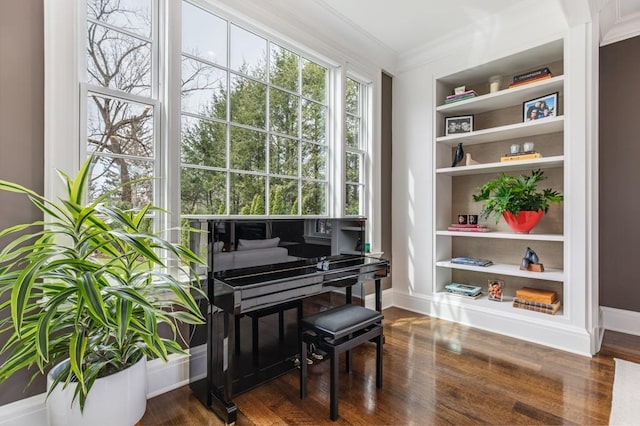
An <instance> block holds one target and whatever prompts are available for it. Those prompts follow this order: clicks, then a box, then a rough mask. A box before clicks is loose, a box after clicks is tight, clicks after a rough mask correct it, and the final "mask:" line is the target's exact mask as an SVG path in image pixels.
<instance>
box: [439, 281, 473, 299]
mask: <svg viewBox="0 0 640 426" xmlns="http://www.w3.org/2000/svg"><path fill="white" fill-rule="evenodd" d="M444 288H445V290H447V293H453V294H459V295H462V296H470V297H474V296H476V295H478V294H479V293H481V292H482V287H478V286H477V285H469V284H460V283H451V284H447V285H445V286H444Z"/></svg>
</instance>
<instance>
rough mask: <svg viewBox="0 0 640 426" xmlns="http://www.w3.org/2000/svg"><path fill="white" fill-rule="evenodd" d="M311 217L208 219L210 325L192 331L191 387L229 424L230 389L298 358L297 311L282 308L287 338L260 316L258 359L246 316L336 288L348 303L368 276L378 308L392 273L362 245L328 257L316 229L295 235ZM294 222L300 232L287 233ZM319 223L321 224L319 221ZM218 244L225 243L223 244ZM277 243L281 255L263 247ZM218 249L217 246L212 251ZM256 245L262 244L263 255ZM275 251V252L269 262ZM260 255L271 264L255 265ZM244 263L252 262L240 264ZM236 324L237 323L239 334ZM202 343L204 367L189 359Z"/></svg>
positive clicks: (249, 384)
mask: <svg viewBox="0 0 640 426" xmlns="http://www.w3.org/2000/svg"><path fill="white" fill-rule="evenodd" d="M305 221H306V223H301V222H305ZM309 221H311V223H309ZM313 221H315V220H314V219H307V220H302V219H301V220H286V222H288V223H289V225H283V223H282V222H280V221H276V220H273V221H255V220H254V221H232V223H231V224H229V223H228V221H213V220H212V221H208V223H207V228H208V233H207V235H208V240H207V250H208V252H209V253H208V259H209V264H208V266H207V271H206V275H207V280H206V286H207V295H208V301H206V300H202V301H201V309H202V311H203V313H204V314H205V315H206V318H207V323H206V325H205V326H197V327H195V328H194V329H192V330H191V336H192V337H191V342H190V346H191V348H192V358H191V362H190V367H189V368H190V387H191V389H192V392H193V393H194V395H195V396H196V397H197V398H198V399H200V401H201V402H202V403H203V404H205V405H206V406H208V407H210V408H211V409H212V410H213V411H214V412H215V413H216V414H217V415H218V416H220V417H221V418H222V419H223V420H224V421H225V422H226V423H233V422H235V420H236V415H237V413H236V406H235V404H234V403H233V401H232V398H233V397H234V396H235V395H238V394H240V393H242V392H244V391H247V390H249V389H251V388H253V387H255V386H257V385H259V384H261V383H264V382H265V381H267V380H270V379H273V378H275V377H278V376H279V375H281V374H284V373H286V372H287V371H290V370H291V369H293V368H295V363H296V361H297V358H298V350H299V348H298V342H297V332H296V330H297V318H298V317H297V315H298V314H299V313H297V312H296V311H294V310H288V311H286V312H283V313H281V314H280V315H281V318H284V319H285V322H286V332H285V335H284V337H285V338H284V340H281V338H278V333H277V332H276V330H278V319H279V318H280V317H278V316H275V315H271V316H269V317H268V318H266V319H264V320H261V321H263V322H264V321H267V324H269V326H266V327H264V326H261V327H260V328H259V336H258V337H259V338H260V346H259V352H260V353H259V355H260V356H259V357H257V354H256V353H255V352H256V348H254V347H253V346H252V337H253V335H252V332H253V328H252V323H251V321H250V320H249V319H246V317H245V315H251V314H252V313H253V314H256V313H262V312H266V313H273V312H280V311H284V309H285V308H289V307H291V306H295V304H296V303H297V302H298V301H301V300H303V299H305V298H307V297H310V296H315V295H319V294H322V293H328V292H333V291H336V292H340V293H341V294H343V295H344V296H343V298H344V302H346V303H352V302H353V291H352V289H353V288H354V286H356V285H357V284H360V283H362V282H365V281H371V280H373V281H374V282H375V305H376V309H377V310H381V306H382V303H381V291H382V290H381V279H382V278H384V277H386V276H388V275H389V267H390V265H389V261H387V260H384V259H377V258H373V257H368V256H366V253H364V251H363V250H362V248H363V247H361V248H360V253H357V254H333V255H332V254H331V244H328V245H327V244H326V243H325V244H322V238H318V235H315V237H314V238H307V239H306V240H305V239H304V238H302V237H301V236H297V234H300V232H302V234H304V230H307V231H308V230H309V229H317V228H318V225H317V223H314V222H313ZM339 221H340V219H333V220H332V222H333V223H332V224H331V226H330V228H332V229H334V230H335V229H338V228H339V227H340V225H339ZM274 222H278V223H277V224H276V223H274ZM361 223H362V227H363V228H362V231H361V235H360V237H359V238H361V239H363V237H364V221H362V222H361ZM262 224H264V226H261V225H262ZM292 228H296V229H298V231H297V232H292ZM320 228H321V230H322V226H320ZM263 231H264V232H263ZM287 232H288V233H289V234H288V235H287ZM276 234H279V235H280V237H279V236H276ZM294 234H296V235H294ZM320 234H322V233H320ZM238 235H242V236H245V237H253V238H248V239H244V238H239V237H238ZM285 239H286V240H285ZM276 240H278V241H276ZM267 241H269V243H268V244H267ZM220 242H223V243H224V244H223V245H222V246H221V245H220V244H219V243H220ZM276 242H277V244H278V245H277V247H279V248H284V249H285V250H286V253H287V255H286V257H285V256H284V255H281V254H280V252H282V253H284V251H282V250H267V249H268V248H270V247H265V245H273V244H275V243H276ZM318 242H320V244H318ZM216 243H218V244H216ZM198 245H199V243H198V242H197V240H196V241H195V242H194V241H193V240H192V246H196V248H197V246H198ZM243 245H244V246H246V247H248V249H246V251H245V253H242V251H244V250H242V247H243ZM216 246H217V248H214V247H216ZM223 246H226V247H234V248H237V249H238V250H237V253H235V254H236V255H238V254H239V255H241V256H239V257H238V256H236V258H235V259H233V260H230V258H231V256H225V255H224V253H228V254H229V255H231V254H233V253H234V252H233V251H230V252H226V251H224V247H223ZM220 247H222V248H221V250H222V251H217V250H218V248H220ZM334 248H335V244H334ZM354 248H355V247H354ZM256 250H263V251H264V253H265V254H264V255H261V253H260V252H259V251H256ZM214 252H215V253H214ZM249 252H252V253H249ZM245 254H246V255H245ZM301 254H307V255H308V256H301ZM272 255H273V256H280V257H279V258H278V260H275V261H274V260H273V258H271V257H270V256H272ZM217 261H219V262H220V263H221V264H223V265H224V266H225V267H226V266H240V267H233V268H230V269H225V268H220V267H217V266H216V262H217ZM258 261H262V262H268V263H267V264H258V265H256V264H255V263H256V262H258ZM243 263H244V264H243ZM247 263H248V264H253V266H245V265H246V264H247ZM361 301H362V302H363V300H362V298H361ZM344 302H343V303H344ZM243 318H244V319H243ZM268 321H271V323H269V322H268ZM236 327H239V330H238V333H236V329H235V328H236ZM236 339H240V340H241V341H236ZM204 345H206V363H205V365H202V361H203V360H204V359H205V357H204V356H200V357H194V356H193V353H194V351H195V349H194V348H198V349H201V348H203V347H205V346H204Z"/></svg>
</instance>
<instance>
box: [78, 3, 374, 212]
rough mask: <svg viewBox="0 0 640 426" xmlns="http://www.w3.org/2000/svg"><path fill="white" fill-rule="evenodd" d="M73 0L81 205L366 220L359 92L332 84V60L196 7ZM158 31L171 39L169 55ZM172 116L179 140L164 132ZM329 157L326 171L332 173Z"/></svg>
mask: <svg viewBox="0 0 640 426" xmlns="http://www.w3.org/2000/svg"><path fill="white" fill-rule="evenodd" d="M77 1H79V2H80V3H81V4H83V5H84V10H85V12H86V20H84V21H83V24H84V26H83V28H84V31H85V34H86V40H85V41H86V43H85V48H84V50H83V51H84V54H83V58H82V63H83V64H84V67H83V71H82V72H81V93H82V97H81V105H82V106H81V132H82V136H83V137H82V149H81V152H82V154H83V155H84V156H89V155H91V156H93V164H92V170H91V182H90V194H89V195H90V198H91V199H96V198H97V197H100V196H102V195H105V194H106V195H107V202H109V203H112V204H116V205H119V206H121V207H124V208H133V209H135V208H139V207H140V206H142V205H144V204H145V203H148V202H153V203H154V204H157V205H160V206H162V207H169V206H177V205H178V204H179V205H180V214H181V216H182V217H183V218H190V217H199V216H212V215H213V216H227V215H230V216H236V215H252V216H264V215H269V216H298V215H307V216H320V217H326V216H333V215H339V214H342V213H347V214H349V215H357V214H365V211H364V202H363V197H364V189H365V182H366V180H365V160H366V148H365V147H366V146H367V143H366V137H367V135H366V132H365V131H364V130H363V129H364V128H365V127H364V123H365V121H366V118H367V117H366V113H365V110H366V109H365V107H364V104H365V101H366V96H365V89H366V85H364V84H363V83H361V82H359V81H357V80H356V79H353V78H349V79H347V84H346V93H344V92H343V88H342V87H340V85H335V84H332V82H333V81H335V80H337V79H339V77H338V76H339V75H340V73H344V71H341V67H340V64H339V63H338V62H336V63H333V64H332V63H330V61H327V60H325V59H319V57H318V56H316V55H313V54H311V53H309V52H305V51H304V49H300V48H299V47H294V46H292V45H290V44H288V43H285V42H283V41H282V40H279V39H276V38H274V37H271V36H270V35H269V34H268V33H266V32H264V31H263V32H261V31H258V30H255V29H254V28H250V27H249V26H247V25H244V24H243V23H242V22H235V21H233V20H229V19H228V17H226V16H224V15H223V14H219V13H217V12H214V11H212V10H208V9H207V8H205V6H204V3H201V2H198V3H196V2H191V1H187V0H183V1H181V2H180V3H177V2H176V3H173V2H171V3H168V2H166V1H159V0H77ZM172 11H180V15H181V20H180V19H178V20H177V21H180V22H176V19H172V13H173V12H172ZM159 22H170V23H171V24H170V25H167V26H164V25H159V24H158V23H159ZM169 29H170V31H171V33H170V34H178V35H180V37H181V41H182V46H181V51H180V52H179V53H178V52H177V54H176V55H175V57H170V56H168V54H169V53H168V52H167V51H166V48H165V47H166V46H167V42H166V39H167V34H165V31H168V30H169ZM168 44H170V42H168ZM172 55H173V54H172ZM178 61H179V62H180V63H179V64H178ZM175 69H179V70H180V72H179V75H177V76H175V77H171V76H174V75H175V74H172V73H171V72H170V70H175ZM343 69H344V68H343ZM169 78H172V80H169ZM174 80H175V81H174ZM176 86H179V89H175V90H172V89H171V88H172V87H176ZM166 88H169V89H170V90H165V89H166ZM169 93H176V96H175V98H173V97H171V95H168V94H169ZM178 93H180V96H179V97H178V96H177V94H178ZM167 96H169V97H168V98H167ZM340 103H344V104H345V108H341V106H340ZM342 110H344V111H346V114H345V116H346V125H345V126H344V129H345V130H344V132H343V131H342V126H338V124H340V123H341V120H342V119H340V118H339V117H337V116H335V111H342ZM166 112H168V114H166ZM178 115H179V116H180V118H179V119H178ZM178 120H179V123H180V130H179V131H178V130H174V129H175V127H176V126H170V123H177V122H178ZM342 136H344V137H342ZM342 140H345V141H346V143H343V142H341V141H342ZM178 145H179V149H178ZM341 150H343V151H342V152H344V153H345V158H346V159H345V164H344V166H345V173H343V174H342V176H338V175H336V174H335V173H332V171H331V170H330V167H331V165H332V164H334V163H333V160H334V159H335V158H340V157H339V156H337V157H336V155H335V153H340V151H341ZM178 152H179V155H177V154H178ZM172 153H176V155H172ZM173 172H176V173H177V174H176V175H175V177H174V175H173V174H172V173H173ZM178 172H179V173H178ZM168 176H171V179H172V182H168ZM141 178H142V179H141ZM144 178H155V179H144ZM132 181H134V182H133V184H129V185H126V186H124V187H123V188H122V189H120V190H118V191H116V192H113V191H112V189H113V188H114V187H115V186H117V185H120V184H126V183H129V182H132ZM174 188H179V191H177V190H175V189H174ZM343 190H344V191H345V196H344V197H341V196H340V197H338V196H335V195H338V194H337V193H335V191H343ZM330 191H331V192H332V194H330ZM329 200H333V201H332V202H330V201H329ZM341 204H342V205H341ZM174 208H175V207H174ZM150 219H153V218H150ZM150 223H151V221H150Z"/></svg>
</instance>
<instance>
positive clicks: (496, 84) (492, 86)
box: [489, 75, 502, 93]
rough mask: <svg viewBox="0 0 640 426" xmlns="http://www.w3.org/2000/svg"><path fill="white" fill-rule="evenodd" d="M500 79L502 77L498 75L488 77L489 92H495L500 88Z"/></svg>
mask: <svg viewBox="0 0 640 426" xmlns="http://www.w3.org/2000/svg"><path fill="white" fill-rule="evenodd" d="M500 80H502V77H500V76H499V75H493V76H491V77H489V93H495V92H497V91H498V90H500Z"/></svg>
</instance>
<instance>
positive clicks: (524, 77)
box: [509, 67, 553, 88]
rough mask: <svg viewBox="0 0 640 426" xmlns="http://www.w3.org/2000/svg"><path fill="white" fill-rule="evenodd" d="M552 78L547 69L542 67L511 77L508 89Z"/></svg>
mask: <svg viewBox="0 0 640 426" xmlns="http://www.w3.org/2000/svg"><path fill="white" fill-rule="evenodd" d="M551 77H553V75H552V74H551V71H549V68H547V67H543V68H540V69H537V70H533V71H529V72H526V73H524V74H519V75H516V76H514V77H513V83H511V84H510V85H509V87H510V88H511V87H518V86H522V85H525V84H530V83H535V82H536V81H542V80H546V79H548V78H551Z"/></svg>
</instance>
